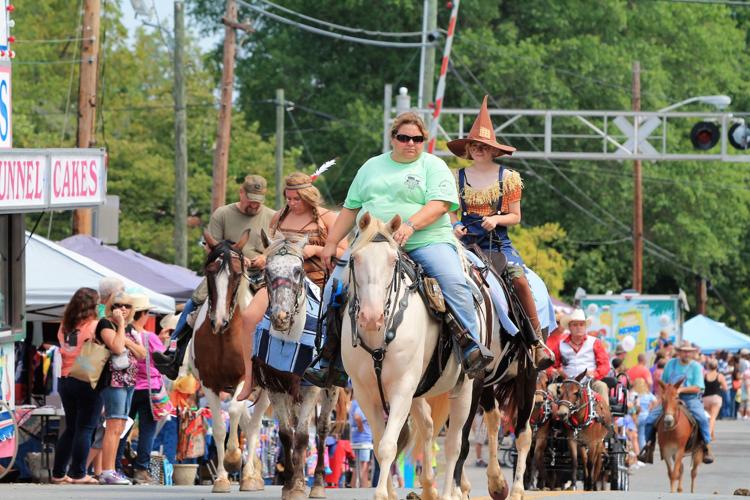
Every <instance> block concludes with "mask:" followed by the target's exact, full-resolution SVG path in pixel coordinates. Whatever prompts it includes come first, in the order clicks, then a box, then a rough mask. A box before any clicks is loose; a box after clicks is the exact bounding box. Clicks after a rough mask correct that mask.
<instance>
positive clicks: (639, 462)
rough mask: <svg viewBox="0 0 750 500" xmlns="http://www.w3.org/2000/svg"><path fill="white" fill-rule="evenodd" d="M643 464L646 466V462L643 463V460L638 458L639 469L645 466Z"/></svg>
mask: <svg viewBox="0 0 750 500" xmlns="http://www.w3.org/2000/svg"><path fill="white" fill-rule="evenodd" d="M645 466H646V464H645V463H643V462H641V461H640V460H638V468H639V469H640V468H641V467H645Z"/></svg>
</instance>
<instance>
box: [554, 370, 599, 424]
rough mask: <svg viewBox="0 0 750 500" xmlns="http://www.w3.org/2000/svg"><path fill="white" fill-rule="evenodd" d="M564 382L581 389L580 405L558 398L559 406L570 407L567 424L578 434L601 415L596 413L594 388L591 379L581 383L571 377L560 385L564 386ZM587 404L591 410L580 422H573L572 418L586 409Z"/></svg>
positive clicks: (566, 419) (566, 418)
mask: <svg viewBox="0 0 750 500" xmlns="http://www.w3.org/2000/svg"><path fill="white" fill-rule="evenodd" d="M564 384H575V385H577V386H578V387H579V388H580V389H581V392H580V394H581V396H580V397H581V402H580V403H579V404H578V405H575V403H573V402H572V401H569V400H567V399H558V400H557V404H558V406H566V407H567V408H568V415H567V416H566V417H565V424H566V425H567V426H568V427H570V428H571V429H573V431H574V432H575V433H576V434H577V433H578V432H579V431H580V430H582V429H584V428H585V427H587V426H588V425H589V424H591V423H592V422H594V421H595V420H597V419H598V418H599V415H598V414H597V413H596V406H595V402H596V398H595V397H593V392H594V390H593V389H592V388H591V380H590V379H589V381H587V382H586V383H581V382H579V381H578V380H576V379H573V378H569V379H565V380H563V381H562V383H561V384H560V385H561V386H562V385H564ZM587 406H588V407H589V408H588V410H589V411H588V414H587V415H586V417H584V419H583V421H582V422H578V423H576V422H573V421H572V420H571V419H573V418H575V414H576V413H578V412H579V411H581V410H583V409H585V408H586V407H587Z"/></svg>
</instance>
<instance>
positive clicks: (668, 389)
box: [659, 378, 685, 430]
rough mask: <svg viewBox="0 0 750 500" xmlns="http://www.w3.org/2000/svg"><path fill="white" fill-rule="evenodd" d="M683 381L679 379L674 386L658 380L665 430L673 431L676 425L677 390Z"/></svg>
mask: <svg viewBox="0 0 750 500" xmlns="http://www.w3.org/2000/svg"><path fill="white" fill-rule="evenodd" d="M684 381H685V379H684V378H681V379H680V380H678V381H677V383H676V384H665V383H664V382H662V381H661V380H659V387H660V388H661V406H662V409H663V410H664V420H663V422H664V428H665V429H666V430H670V429H674V426H675V425H676V424H677V405H678V404H679V388H680V386H681V385H682V383H683V382H684Z"/></svg>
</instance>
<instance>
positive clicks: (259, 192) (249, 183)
mask: <svg viewBox="0 0 750 500" xmlns="http://www.w3.org/2000/svg"><path fill="white" fill-rule="evenodd" d="M267 187H268V183H267V182H266V179H265V178H263V176H262V175H248V176H247V177H245V181H244V182H243V183H242V189H244V190H245V194H246V195H247V199H248V200H252V201H259V202H260V203H263V202H264V201H266V190H267Z"/></svg>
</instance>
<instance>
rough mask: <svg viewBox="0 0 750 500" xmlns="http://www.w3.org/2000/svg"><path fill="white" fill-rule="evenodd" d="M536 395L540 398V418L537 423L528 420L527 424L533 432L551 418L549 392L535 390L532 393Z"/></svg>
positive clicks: (550, 397)
mask: <svg viewBox="0 0 750 500" xmlns="http://www.w3.org/2000/svg"><path fill="white" fill-rule="evenodd" d="M537 395H541V396H542V406H541V410H542V418H541V419H540V420H539V421H538V422H536V421H534V420H533V418H529V423H530V424H531V426H532V427H533V428H534V430H536V429H538V428H539V427H541V426H543V425H544V424H546V423H547V421H549V419H550V418H551V417H552V396H550V394H549V392H547V391H545V390H543V389H537V390H536V391H534V396H537ZM533 416H534V413H532V417H533Z"/></svg>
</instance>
